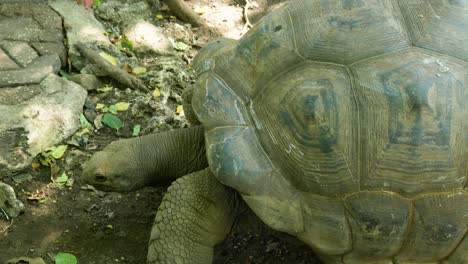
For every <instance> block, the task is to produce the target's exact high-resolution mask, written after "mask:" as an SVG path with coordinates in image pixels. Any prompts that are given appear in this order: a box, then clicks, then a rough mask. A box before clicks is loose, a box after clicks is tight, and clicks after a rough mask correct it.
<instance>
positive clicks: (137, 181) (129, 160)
mask: <svg viewBox="0 0 468 264" xmlns="http://www.w3.org/2000/svg"><path fill="white" fill-rule="evenodd" d="M137 158H139V157H138V155H135V153H134V149H133V147H132V144H126V140H120V141H115V142H112V143H110V144H109V145H108V146H107V147H106V148H105V149H104V150H102V151H100V152H97V153H95V154H94V155H93V157H92V158H91V159H90V160H89V161H88V163H87V165H86V168H85V169H84V171H83V174H82V180H83V181H84V182H86V183H88V184H91V185H94V186H96V187H98V188H99V189H102V190H106V191H119V192H127V191H132V190H135V189H139V188H141V187H142V186H143V185H144V184H145V181H144V177H143V176H142V175H140V174H139V169H138V168H137V165H136V164H137V162H136V160H135V159H137Z"/></svg>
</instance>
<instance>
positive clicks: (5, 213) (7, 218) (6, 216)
mask: <svg viewBox="0 0 468 264" xmlns="http://www.w3.org/2000/svg"><path fill="white" fill-rule="evenodd" d="M0 210H2V212H3V214H4V215H5V218H6V220H7V221H8V220H10V217H9V216H8V214H7V212H5V210H3V208H2V207H0Z"/></svg>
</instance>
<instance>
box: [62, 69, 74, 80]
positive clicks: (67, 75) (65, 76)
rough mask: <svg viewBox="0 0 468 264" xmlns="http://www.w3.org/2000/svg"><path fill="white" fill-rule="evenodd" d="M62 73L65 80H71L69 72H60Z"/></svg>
mask: <svg viewBox="0 0 468 264" xmlns="http://www.w3.org/2000/svg"><path fill="white" fill-rule="evenodd" d="M59 73H60V76H62V77H64V78H67V79H68V78H70V77H71V74H69V73H68V72H66V71H64V70H60V71H59Z"/></svg>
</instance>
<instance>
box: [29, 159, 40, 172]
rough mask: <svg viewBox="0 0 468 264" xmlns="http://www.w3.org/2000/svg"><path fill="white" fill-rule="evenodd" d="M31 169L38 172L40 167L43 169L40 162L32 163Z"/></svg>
mask: <svg viewBox="0 0 468 264" xmlns="http://www.w3.org/2000/svg"><path fill="white" fill-rule="evenodd" d="M31 167H32V168H33V169H34V170H36V169H39V167H41V163H40V162H37V161H33V162H32V163H31Z"/></svg>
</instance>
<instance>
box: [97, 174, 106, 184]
mask: <svg viewBox="0 0 468 264" xmlns="http://www.w3.org/2000/svg"><path fill="white" fill-rule="evenodd" d="M94 180H95V181H96V182H105V181H106V180H107V178H106V176H104V175H102V174H96V175H95V176H94Z"/></svg>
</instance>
